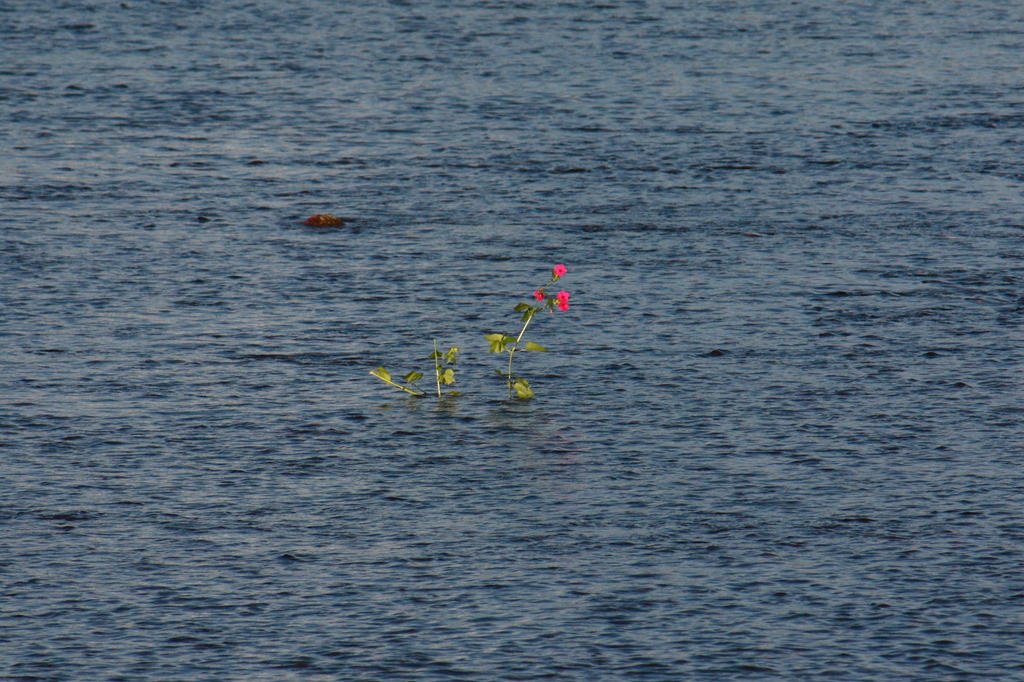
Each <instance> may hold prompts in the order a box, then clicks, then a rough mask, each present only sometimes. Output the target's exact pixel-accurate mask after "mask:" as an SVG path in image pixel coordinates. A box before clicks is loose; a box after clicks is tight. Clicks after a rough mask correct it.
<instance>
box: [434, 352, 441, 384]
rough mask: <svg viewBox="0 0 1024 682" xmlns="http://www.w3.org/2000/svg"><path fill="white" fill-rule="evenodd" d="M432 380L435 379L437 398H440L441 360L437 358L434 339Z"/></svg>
mask: <svg viewBox="0 0 1024 682" xmlns="http://www.w3.org/2000/svg"><path fill="white" fill-rule="evenodd" d="M434 378H435V379H437V397H438V398H440V397H441V358H439V357H437V339H434Z"/></svg>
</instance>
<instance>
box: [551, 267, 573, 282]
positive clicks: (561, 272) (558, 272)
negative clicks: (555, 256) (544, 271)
mask: <svg viewBox="0 0 1024 682" xmlns="http://www.w3.org/2000/svg"><path fill="white" fill-rule="evenodd" d="M551 272H553V273H554V275H555V279H558V278H559V277H561V276H562V275H564V274H565V273H567V272H569V271H568V270H567V269H566V267H565V266H564V265H556V266H555V267H554V268H552V269H551Z"/></svg>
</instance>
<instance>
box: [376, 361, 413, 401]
mask: <svg viewBox="0 0 1024 682" xmlns="http://www.w3.org/2000/svg"><path fill="white" fill-rule="evenodd" d="M370 374H372V375H373V376H375V377H377V378H378V379H380V380H381V381H384V382H386V383H389V384H391V385H392V386H394V387H395V388H400V389H402V390H403V391H405V392H406V393H411V394H413V395H426V393H425V392H424V391H421V390H420V388H419V386H413V383H414V382H417V381H419V380H420V379H422V378H423V372H417V371H415V370H413V371H412V372H409V373H408V374H406V375H405V376H404V377H402V380H403V381H405V385H404V386H403V385H402V384H399V383H396V382H395V381H394V379H392V378H391V372H389V371H387V370H386V369H384V366H383V365H382V366H380V367H378V368H377V369H371V370H370Z"/></svg>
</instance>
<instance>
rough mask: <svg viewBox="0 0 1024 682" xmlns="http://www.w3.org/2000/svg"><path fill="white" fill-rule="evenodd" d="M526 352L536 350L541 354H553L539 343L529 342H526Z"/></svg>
mask: <svg viewBox="0 0 1024 682" xmlns="http://www.w3.org/2000/svg"><path fill="white" fill-rule="evenodd" d="M526 350H535V351H539V352H541V353H550V352H551V351H549V350H548V349H547V348H545V347H544V346H542V345H540V344H539V343H534V342H533V341H527V342H526Z"/></svg>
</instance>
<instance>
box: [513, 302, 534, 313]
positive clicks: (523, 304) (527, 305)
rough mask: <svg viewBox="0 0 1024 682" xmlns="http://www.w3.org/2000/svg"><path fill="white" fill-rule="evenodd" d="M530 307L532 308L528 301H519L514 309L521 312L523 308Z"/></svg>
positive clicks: (527, 308) (528, 308)
mask: <svg viewBox="0 0 1024 682" xmlns="http://www.w3.org/2000/svg"><path fill="white" fill-rule="evenodd" d="M532 308H533V306H532V305H530V304H529V303H520V304H519V305H517V306H516V308H515V311H516V312H517V313H521V312H523V311H524V310H530V309H532Z"/></svg>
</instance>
